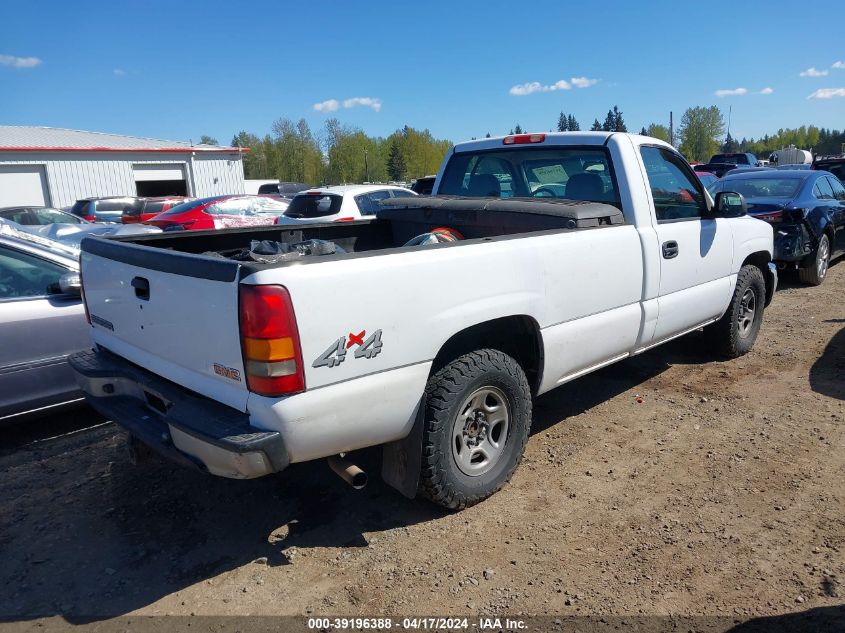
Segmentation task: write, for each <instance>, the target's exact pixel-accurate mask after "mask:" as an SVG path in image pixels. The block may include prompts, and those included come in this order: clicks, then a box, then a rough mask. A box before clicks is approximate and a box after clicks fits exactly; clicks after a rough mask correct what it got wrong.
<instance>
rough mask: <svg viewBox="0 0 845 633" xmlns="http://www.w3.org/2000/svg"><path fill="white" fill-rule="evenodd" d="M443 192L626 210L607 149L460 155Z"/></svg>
mask: <svg viewBox="0 0 845 633" xmlns="http://www.w3.org/2000/svg"><path fill="white" fill-rule="evenodd" d="M438 193H439V194H445V195H453V196H469V197H496V198H510V197H534V198H567V199H570V200H589V201H593V202H606V203H609V204H613V205H616V206H617V207H619V206H621V205H620V203H619V195H618V193H617V190H616V181H615V178H614V176H613V171H612V168H611V163H610V157H609V155H608V154H607V152H606V150H605V149H604V148H595V149H594V148H554V149H547V148H542V147H537V148H530V149H527V148H526V149H518V150H503V151H493V152H491V151H477V152H472V151H470V152H460V153H457V154H455V155H454V156H453V157H452V158H451V159H450V160H449V163H448V164H447V165H446V169H445V171H444V172H443V178H442V181H441V184H440V188H439V190H438Z"/></svg>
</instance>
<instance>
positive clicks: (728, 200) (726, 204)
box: [713, 191, 748, 218]
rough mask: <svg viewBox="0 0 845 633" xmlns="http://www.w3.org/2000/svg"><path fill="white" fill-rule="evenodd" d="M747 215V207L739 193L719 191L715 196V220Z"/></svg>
mask: <svg viewBox="0 0 845 633" xmlns="http://www.w3.org/2000/svg"><path fill="white" fill-rule="evenodd" d="M746 213H748V205H746V204H745V198H743V197H742V194H741V193H736V192H735V191H720V192H719V193H717V194H716V200H715V204H714V205H713V215H715V216H716V217H717V218H738V217H741V216H743V215H745V214H746Z"/></svg>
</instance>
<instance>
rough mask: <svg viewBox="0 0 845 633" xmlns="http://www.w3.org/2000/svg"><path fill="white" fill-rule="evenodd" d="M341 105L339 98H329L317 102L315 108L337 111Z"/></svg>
mask: <svg viewBox="0 0 845 633" xmlns="http://www.w3.org/2000/svg"><path fill="white" fill-rule="evenodd" d="M339 107H340V102H338V100H337V99H329V100H328V101H322V102H321V103H315V104H314V109H315V110H316V111H317V112H335V111H337V109H338V108H339Z"/></svg>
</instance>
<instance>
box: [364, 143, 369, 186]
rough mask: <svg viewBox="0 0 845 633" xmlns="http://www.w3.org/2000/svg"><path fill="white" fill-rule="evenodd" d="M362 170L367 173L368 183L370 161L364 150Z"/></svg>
mask: <svg viewBox="0 0 845 633" xmlns="http://www.w3.org/2000/svg"><path fill="white" fill-rule="evenodd" d="M364 170H365V171H366V172H367V182H370V160H369V158H368V156H367V150H364Z"/></svg>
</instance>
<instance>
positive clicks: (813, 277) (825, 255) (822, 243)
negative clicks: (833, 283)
mask: <svg viewBox="0 0 845 633" xmlns="http://www.w3.org/2000/svg"><path fill="white" fill-rule="evenodd" d="M829 266H830V239H829V238H828V237H827V234H824V235H822V236H821V239H820V240H819V245H818V246H817V247H816V253H815V257H814V258H813V261H812V263H811V264H810V265H809V266H807V267H806V268H799V269H798V278H799V279H800V280H801V281H802V282H804V283H805V284H810V285H811V286H819V285H821V283H822V282H823V281H824V279H825V277H827V269H828V267H829Z"/></svg>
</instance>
